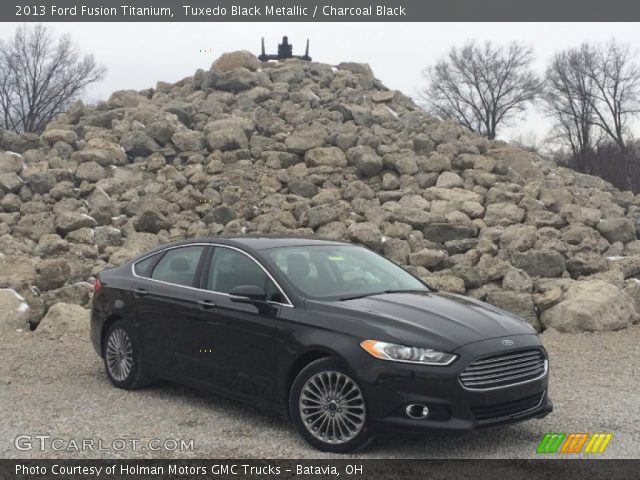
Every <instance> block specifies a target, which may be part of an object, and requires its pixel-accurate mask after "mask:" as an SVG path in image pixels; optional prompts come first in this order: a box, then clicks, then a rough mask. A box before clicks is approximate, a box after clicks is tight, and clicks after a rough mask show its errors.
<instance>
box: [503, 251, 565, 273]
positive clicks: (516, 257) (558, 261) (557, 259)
mask: <svg viewBox="0 0 640 480" xmlns="http://www.w3.org/2000/svg"><path fill="white" fill-rule="evenodd" d="M511 263H512V264H513V265H514V266H515V267H517V268H520V269H522V270H524V271H525V272H527V274H529V275H530V276H532V277H559V276H560V275H562V272H564V271H565V270H566V267H567V262H566V260H565V258H564V256H563V255H562V254H561V253H558V252H555V251H551V250H535V249H534V250H529V251H527V252H516V253H514V254H513V255H512V257H511Z"/></svg>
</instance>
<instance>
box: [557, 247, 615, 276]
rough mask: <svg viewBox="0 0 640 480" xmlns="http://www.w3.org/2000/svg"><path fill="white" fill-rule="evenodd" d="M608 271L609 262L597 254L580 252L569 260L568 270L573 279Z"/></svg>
mask: <svg viewBox="0 0 640 480" xmlns="http://www.w3.org/2000/svg"><path fill="white" fill-rule="evenodd" d="M606 269H607V261H606V260H605V259H604V258H602V257H601V256H600V255H598V254H597V253H592V252H578V253H576V254H575V255H574V256H573V257H571V258H569V260H567V270H568V271H569V273H570V274H571V276H572V277H573V278H578V277H581V276H583V275H591V274H592V273H596V272H601V271H603V270H606Z"/></svg>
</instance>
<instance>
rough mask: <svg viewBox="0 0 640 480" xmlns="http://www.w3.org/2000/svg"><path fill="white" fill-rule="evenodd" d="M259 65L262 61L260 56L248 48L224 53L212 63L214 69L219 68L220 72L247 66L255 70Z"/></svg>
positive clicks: (248, 68)
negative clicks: (259, 58)
mask: <svg viewBox="0 0 640 480" xmlns="http://www.w3.org/2000/svg"><path fill="white" fill-rule="evenodd" d="M259 67H260V61H259V60H258V58H257V57H256V56H255V55H254V54H253V53H251V52H248V51H246V50H239V51H237V52H227V53H223V54H222V55H220V56H219V57H218V59H217V60H216V61H215V62H213V64H212V65H211V69H212V70H218V71H220V72H227V71H229V70H234V69H236V68H246V69H247V70H250V71H252V72H255V71H256V70H258V68H259Z"/></svg>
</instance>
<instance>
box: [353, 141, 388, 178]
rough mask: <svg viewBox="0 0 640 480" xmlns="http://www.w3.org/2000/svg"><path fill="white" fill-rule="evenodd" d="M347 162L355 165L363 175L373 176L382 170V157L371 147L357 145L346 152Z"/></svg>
mask: <svg viewBox="0 0 640 480" xmlns="http://www.w3.org/2000/svg"><path fill="white" fill-rule="evenodd" d="M347 158H348V159H349V164H350V165H353V166H355V167H356V168H357V169H358V172H359V173H360V174H361V175H362V176H364V177H373V176H374V175H377V174H378V173H380V170H382V158H381V157H380V156H379V155H378V154H377V153H376V151H375V150H373V149H372V148H371V147H368V146H365V145H359V146H357V147H353V148H350V149H349V151H348V152H347Z"/></svg>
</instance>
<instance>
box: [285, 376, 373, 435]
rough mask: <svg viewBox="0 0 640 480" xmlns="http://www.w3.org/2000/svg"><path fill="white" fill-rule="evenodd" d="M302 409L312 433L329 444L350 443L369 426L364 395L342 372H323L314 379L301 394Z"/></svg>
mask: <svg viewBox="0 0 640 480" xmlns="http://www.w3.org/2000/svg"><path fill="white" fill-rule="evenodd" d="M298 408H299V409H300V417H301V418H302V422H303V423H304V426H305V427H306V429H307V430H308V431H309V433H311V434H312V435H313V436H314V437H316V438H317V439H319V440H321V441H322V442H326V443H331V444H342V443H346V442H348V441H349V440H351V439H353V438H354V437H356V436H357V435H358V434H359V433H360V431H361V430H362V428H363V427H364V424H365V416H366V410H365V403H364V397H363V396H362V392H361V391H360V388H359V387H358V385H357V384H356V382H354V381H353V380H352V379H351V378H350V377H349V376H347V375H345V374H344V373H342V372H336V371H323V372H319V373H316V374H315V375H313V376H312V377H310V378H309V379H308V380H307V381H306V382H305V384H304V385H303V387H302V390H301V392H300V401H299V405H298Z"/></svg>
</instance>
